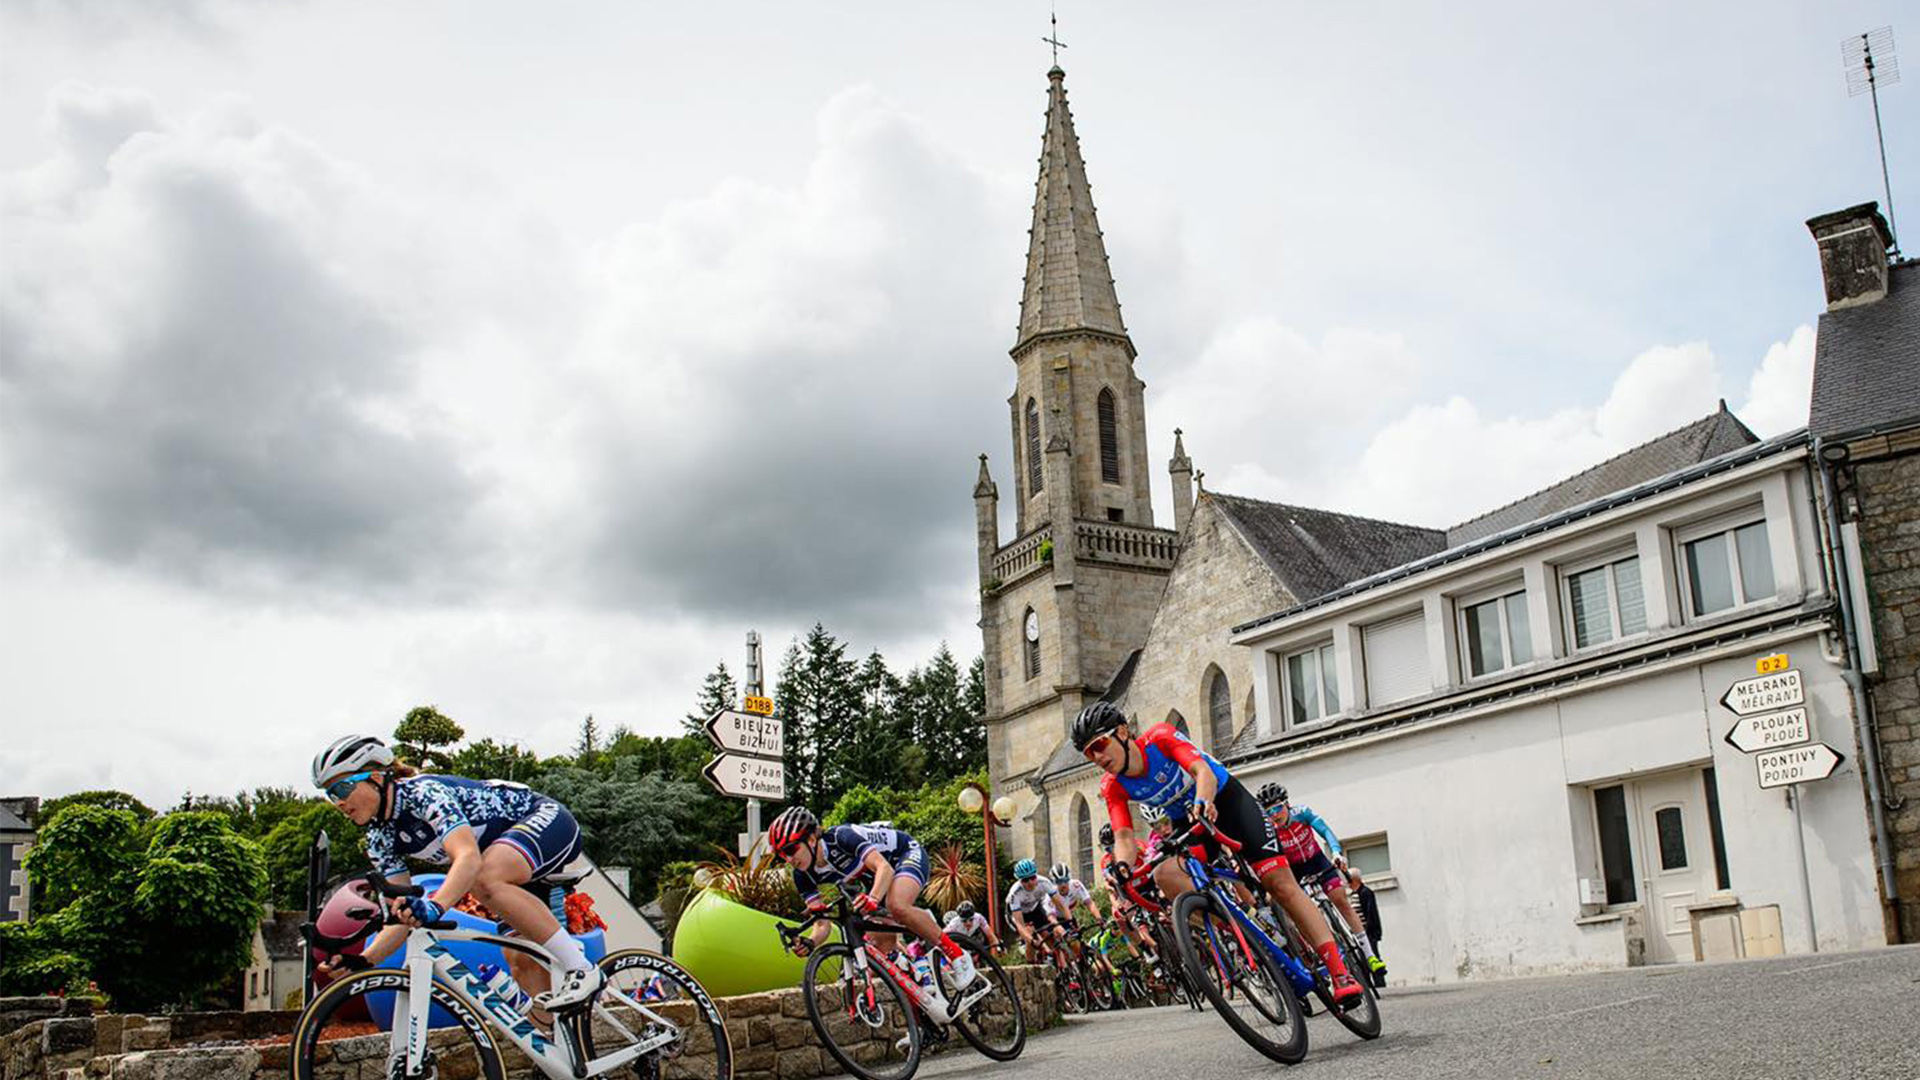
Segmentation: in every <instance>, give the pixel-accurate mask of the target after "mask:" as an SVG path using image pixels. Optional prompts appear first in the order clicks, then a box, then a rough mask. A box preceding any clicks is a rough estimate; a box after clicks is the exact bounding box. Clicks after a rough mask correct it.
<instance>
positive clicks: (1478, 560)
mask: <svg viewBox="0 0 1920 1080" xmlns="http://www.w3.org/2000/svg"><path fill="white" fill-rule="evenodd" d="M1048 82H1049V85H1048V90H1047V94H1048V106H1047V114H1046V129H1045V133H1044V135H1043V140H1042V147H1041V155H1040V162H1039V177H1038V180H1037V183H1036V189H1035V198H1034V207H1033V218H1032V229H1031V232H1030V239H1029V247H1028V253H1027V264H1026V277H1025V281H1024V284H1023V290H1022V295H1021V302H1020V321H1019V329H1018V332H1017V336H1016V340H1015V342H1014V345H1013V348H1012V350H1011V357H1012V359H1013V362H1014V379H1013V391H1012V393H1011V395H1010V396H1009V397H1008V399H1007V408H1008V430H1009V434H1010V435H1011V442H1012V446H1011V450H1012V455H1011V461H1010V468H1009V470H1008V472H1007V474H1005V475H1004V476H1003V479H1004V480H1005V481H1007V482H1008V483H1010V491H1009V494H1010V497H1011V499H1012V507H1011V512H1012V517H1013V520H1012V522H1011V535H1010V538H1009V539H1007V540H1006V541H1005V542H1003V541H1002V526H1001V522H1000V513H1001V504H1000V482H998V481H996V479H995V478H994V476H993V471H992V469H991V468H990V466H989V458H988V456H987V455H982V456H981V458H980V466H979V473H978V478H977V482H976V484H975V487H974V492H973V494H974V505H975V511H976V524H977V551H978V573H979V582H980V629H981V635H982V642H983V655H984V657H985V669H986V690H987V707H986V714H985V717H984V720H985V723H986V727H987V732H988V754H989V761H990V768H991V773H992V781H993V786H994V790H995V792H996V794H1005V795H1009V796H1011V797H1012V798H1013V799H1014V801H1015V803H1016V805H1017V806H1018V812H1017V813H1016V814H1015V816H1014V820H1013V821H1012V822H1011V823H1010V825H1011V829H1010V835H1009V838H1008V846H1009V849H1010V850H1011V851H1012V852H1014V853H1015V854H1017V855H1021V856H1031V857H1032V858H1034V859H1036V860H1037V861H1039V862H1041V863H1042V864H1043V865H1044V864H1046V863H1050V862H1056V861H1057V862H1066V863H1067V864H1068V865H1069V866H1071V867H1073V868H1074V870H1075V872H1076V873H1077V874H1078V875H1079V876H1081V877H1083V878H1086V879H1088V880H1090V881H1091V879H1092V876H1093V861H1094V858H1095V856H1096V854H1097V852H1095V850H1094V847H1093V836H1094V833H1095V831H1096V830H1097V829H1098V827H1099V825H1100V824H1101V823H1102V822H1103V821H1104V820H1105V811H1104V807H1103V806H1102V805H1101V804H1100V802H1099V800H1098V794H1097V793H1098V789H1099V781H1100V774H1099V773H1098V771H1097V770H1096V769H1094V768H1093V767H1092V766H1091V765H1089V764H1088V763H1087V762H1086V761H1085V760H1084V759H1082V758H1081V757H1080V756H1079V755H1078V754H1076V753H1075V752H1074V749H1073V747H1072V745H1071V743H1070V742H1069V741H1068V740H1067V732H1068V729H1069V725H1070V724H1071V722H1072V719H1073V718H1074V717H1075V716H1076V715H1077V714H1078V713H1079V711H1080V710H1081V708H1082V707H1083V706H1085V705H1086V704H1088V703H1090V702H1093V701H1095V700H1101V699H1104V700H1108V701H1111V702H1113V703H1115V704H1117V705H1118V706H1119V707H1120V708H1121V709H1122V710H1123V711H1124V712H1126V713H1127V714H1128V715H1129V717H1131V718H1132V719H1133V722H1134V724H1135V729H1136V730H1139V729H1141V728H1142V727H1144V726H1146V725H1150V724H1153V723H1158V722H1162V721H1165V722H1168V723H1171V724H1173V725H1175V726H1176V727H1177V728H1179V729H1180V730H1181V731H1183V732H1185V733H1186V734H1187V735H1188V736H1189V737H1190V738H1191V739H1192V740H1193V741H1194V742H1195V743H1197V744H1198V745H1199V746H1200V747H1201V748H1202V749H1205V750H1207V751H1208V752H1210V753H1211V754H1213V755H1214V756H1215V757H1217V758H1219V759H1220V760H1221V761H1223V762H1224V763H1226V764H1227V766H1228V767H1229V768H1230V769H1232V770H1233V772H1234V773H1235V775H1236V776H1238V777H1239V778H1241V780H1242V781H1243V782H1245V783H1246V784H1248V785H1249V786H1250V787H1254V788H1257V787H1258V786H1259V785H1260V784H1262V783H1265V782H1267V781H1272V780H1278V781H1280V782H1282V783H1285V784H1287V785H1289V787H1290V788H1291V789H1292V791H1293V792H1294V794H1295V798H1296V801H1298V802H1304V803H1306V804H1309V805H1311V806H1312V807H1313V808H1314V809H1315V810H1317V811H1318V812H1320V813H1321V814H1322V815H1323V816H1324V817H1326V818H1327V819H1328V820H1329V821H1330V822H1331V824H1332V825H1333V826H1334V828H1335V829H1336V830H1339V831H1340V832H1341V833H1342V835H1343V837H1344V838H1345V839H1346V840H1348V841H1349V843H1348V847H1349V857H1350V859H1351V861H1352V863H1353V865H1354V866H1355V868H1356V869H1358V870H1360V871H1361V872H1362V873H1363V874H1364V875H1365V876H1366V879H1367V881H1368V882H1369V884H1371V885H1372V886H1373V887H1374V889H1375V891H1376V894H1377V895H1378V898H1379V900H1380V906H1381V908H1382V911H1383V914H1384V916H1385V918H1386V921H1387V923H1388V926H1389V930H1388V935H1389V936H1388V940H1387V942H1386V943H1385V944H1386V953H1387V959H1388V961H1389V963H1390V965H1393V973H1394V976H1395V981H1397V982H1398V981H1411V982H1434V981H1449V980H1453V979H1459V978H1470V977H1475V976H1480V975H1520V974H1537V973H1549V972H1561V971H1574V970H1592V969H1604V968H1610V967H1619V966H1626V965H1630V964H1638V963H1649V962H1666V961H1683V960H1693V959H1703V958H1719V957H1725V956H1732V955H1766V954H1769V953H1770V952H1773V951H1801V950H1805V949H1812V948H1820V947H1858V946H1860V945H1863V944H1873V943H1879V942H1883V941H1885V940H1886V939H1887V931H1886V927H1885V925H1884V924H1883V922H1882V918H1881V913H1880V912H1879V911H1876V910H1875V908H1876V903H1875V900H1876V897H1875V895H1874V890H1873V887H1872V881H1873V877H1874V875H1873V871H1872V867H1873V853H1872V846H1873V845H1872V843H1871V840H1870V837H1869V827H1868V823H1867V814H1866V810H1865V802H1866V800H1865V798H1864V797H1863V796H1862V794H1861V790H1862V787H1861V781H1860V776H1859V771H1858V769H1857V768H1856V767H1855V766H1854V765H1853V763H1852V762H1847V763H1846V764H1844V765H1843V766H1842V768H1841V769H1840V771H1839V772H1838V773H1836V775H1835V778H1834V779H1835V781H1839V782H1830V783H1826V784H1823V785H1810V786H1809V787H1808V788H1807V789H1806V790H1807V791H1808V792H1809V794H1808V795H1806V796H1804V797H1801V798H1799V799H1798V800H1797V801H1796V800H1794V799H1792V798H1789V799H1788V800H1787V804H1782V803H1780V801H1779V798H1778V796H1779V794H1780V793H1779V792H1768V791H1761V790H1759V787H1758V785H1756V783H1755V782H1754V781H1753V780H1751V779H1748V778H1747V777H1748V776H1749V775H1750V774H1752V773H1753V765H1752V764H1751V763H1750V762H1749V760H1748V759H1747V757H1746V755H1745V754H1743V753H1742V752H1740V751H1739V750H1736V749H1732V748H1730V747H1728V746H1723V745H1721V740H1720V739H1719V738H1718V735H1719V729H1720V728H1722V727H1723V726H1724V722H1725V721H1727V720H1730V719H1732V716H1731V714H1723V713H1722V712H1719V711H1716V710H1718V709H1719V708H1720V707H1719V706H1718V705H1716V703H1715V699H1717V698H1719V697H1720V695H1721V691H1722V690H1723V689H1725V688H1726V686H1727V685H1728V684H1731V683H1733V682H1735V681H1737V680H1738V678H1739V676H1740V674H1741V672H1742V668H1743V665H1744V669H1745V673H1746V674H1748V675H1751V674H1753V672H1754V670H1755V667H1754V665H1755V664H1756V663H1760V664H1762V665H1765V664H1767V663H1774V664H1778V663H1780V662H1783V661H1778V660H1774V659H1772V658H1774V657H1790V660H1789V661H1784V662H1791V663H1793V664H1794V666H1795V669H1796V671H1798V672H1799V674H1800V676H1801V677H1802V678H1803V679H1804V682H1805V685H1806V688H1807V696H1808V699H1809V701H1810V702H1817V703H1818V704H1817V705H1815V706H1813V707H1814V708H1815V710H1816V712H1831V713H1833V714H1834V715H1833V716H1831V717H1829V718H1828V719H1827V721H1826V722H1825V723H1824V724H1823V725H1822V726H1823V728H1830V729H1831V730H1832V732H1833V733H1834V734H1835V735H1836V736H1846V735H1848V731H1847V722H1846V719H1845V717H1846V715H1847V713H1848V707H1847V705H1846V700H1845V699H1846V688H1845V685H1844V682H1843V678H1842V665H1841V663H1840V661H1839V660H1838V659H1837V658H1836V655H1835V650H1834V649H1833V648H1832V647H1831V642H1830V637H1829V631H1830V629H1831V628H1830V626H1829V624H1828V622H1827V619H1828V614H1827V613H1828V611H1829V609H1830V608H1831V607H1832V606H1833V595H1832V586H1831V583H1830V582H1828V581H1827V576H1828V575H1827V574H1826V573H1825V572H1824V571H1823V569H1822V562H1821V554H1822V553H1821V547H1820V542H1819V539H1818V538H1819V514H1818V509H1817V506H1816V505H1815V499H1816V496H1817V493H1816V491H1815V490H1814V488H1815V485H1814V484H1813V482H1812V480H1811V479H1810V471H1809V466H1808V459H1809V454H1810V450H1809V445H1808V440H1807V437H1806V433H1805V432H1804V431H1802V432H1796V433H1793V434H1790V435H1788V436H1782V437H1779V438H1777V439H1772V440H1761V439H1759V438H1757V437H1756V436H1755V435H1754V433H1753V432H1752V431H1750V430H1748V429H1747V428H1746V426H1745V425H1743V424H1742V423H1741V422H1740V421H1739V420H1738V419H1737V418H1736V417H1734V416H1733V415H1732V413H1730V412H1729V411H1727V409H1726V408H1725V404H1724V402H1723V403H1722V405H1721V407H1720V408H1719V409H1718V410H1716V411H1715V412H1713V413H1711V414H1709V415H1707V416H1704V417H1702V418H1700V419H1699V420H1697V421H1695V422H1693V423H1691V424H1689V425H1687V426H1685V427H1682V428H1680V429H1678V430H1675V431H1672V432H1669V433H1667V434H1665V435H1663V436H1661V437H1659V438H1656V439H1654V440H1652V441H1650V442H1648V443H1646V444H1643V445H1641V446H1638V447H1635V448H1633V449H1631V450H1628V451H1626V452H1625V453H1623V454H1620V455H1618V456H1616V457H1614V458H1612V459H1610V460H1608V461H1605V462H1601V463H1599V464H1597V465H1595V466H1593V467H1592V468H1590V469H1587V470H1585V471H1583V472H1581V473H1579V474H1578V475H1576V476H1573V477H1570V478H1568V479H1566V480H1564V481H1562V482H1560V483H1558V484H1555V485H1553V486H1551V487H1549V488H1547V489H1545V490H1542V491H1539V492H1535V493H1534V494H1532V495H1529V496H1527V497H1525V498H1523V499H1520V500H1517V501H1516V502H1514V503H1512V504H1510V505H1508V506H1504V507H1500V508H1498V509H1495V510H1492V511H1489V512H1488V513H1486V514H1483V515H1481V516H1479V517H1476V518H1474V519H1472V520H1470V521H1466V522H1462V523H1459V524H1457V525H1454V526H1452V527H1450V528H1429V527H1423V526H1419V525H1412V524H1403V523H1397V522H1390V521H1380V520H1374V519H1369V518H1363V517H1357V516H1353V515H1349V514H1342V513H1336V512H1332V511H1327V510H1320V509H1314V508H1308V507H1299V506H1290V505H1283V504H1279V503H1273V502H1268V501H1265V500H1260V499H1254V498H1248V497H1244V496H1237V495H1232V494H1229V493H1226V492H1219V491H1209V490H1206V487H1205V484H1204V482H1203V477H1202V475H1201V474H1200V473H1199V472H1198V471H1197V470H1196V469H1195V467H1194V463H1193V462H1192V461H1191V460H1190V459H1189V458H1188V456H1187V452H1186V448H1185V447H1186V440H1185V435H1186V434H1188V433H1184V432H1178V431H1176V433H1175V436H1176V437H1175V443H1174V447H1175V449H1174V456H1173V458H1172V460H1171V461H1169V462H1168V463H1167V470H1168V472H1167V482H1168V483H1169V484H1170V485H1171V490H1172V495H1173V499H1172V502H1173V513H1174V520H1173V522H1172V523H1171V525H1172V527H1171V528H1167V527H1164V526H1162V525H1159V524H1156V522H1155V521H1154V515H1153V507H1152V500H1151V498H1150V488H1149V484H1150V483H1151V482H1152V481H1153V472H1152V467H1151V464H1150V463H1149V462H1148V460H1147V456H1146V441H1147V439H1146V432H1147V417H1146V410H1145V384H1144V383H1143V382H1142V380H1141V379H1140V378H1139V376H1138V375H1137V374H1136V373H1135V370H1134V360H1135V350H1134V346H1133V342H1132V339H1131V338H1130V336H1129V335H1128V332H1127V328H1126V324H1125V322H1124V320H1123V319H1122V317H1121V308H1120V303H1119V299H1118V297H1117V295H1116V292H1115V288H1114V282H1113V276H1112V273H1111V271H1110V270H1109V267H1108V261H1107V254H1106V249H1105V244H1104V240H1103V238H1102V236H1103V234H1102V232H1101V229H1100V225H1099V221H1098V218H1097V216H1096V212H1095V208H1094V204H1093V198H1092V193H1091V189H1090V186H1089V183H1088V177H1087V170H1086V165H1085V163H1084V161H1083V160H1082V156H1081V152H1080V145H1079V141H1078V138H1077V137H1076V135H1075V133H1074V126H1073V116H1072V113H1071V112H1070V110H1069V108H1068V103H1067V92H1066V76H1065V72H1063V71H1062V70H1061V69H1060V68H1059V67H1057V66H1056V67H1054V68H1053V69H1052V70H1051V71H1050V72H1048ZM1191 434H1193V435H1194V436H1195V437H1196V438H1200V437H1203V434H1204V433H1202V432H1200V431H1197V430H1196V431H1194V432H1192V433H1191ZM1196 445H1201V444H1200V443H1196ZM1716 574H1718V575H1720V576H1718V577H1716V576H1714V575H1716ZM1723 578H1724V580H1723ZM1845 745H1846V746H1848V747H1850V746H1851V745H1852V744H1851V742H1848V743H1846V744H1845ZM1846 756H1848V757H1851V756H1852V755H1851V753H1850V752H1849V753H1848V754H1847V755H1846ZM1729 774H1731V775H1729ZM1791 790H1794V791H1800V790H1802V789H1800V788H1793V789H1791ZM1789 804H1790V805H1791V807H1792V809H1791V815H1790V816H1789V809H1788V805H1789ZM1802 804H1804V806H1803V805H1802ZM1723 806H1725V807H1727V812H1726V813H1725V814H1723V813H1722V808H1723ZM1788 828H1794V829H1802V830H1804V831H1803V832H1802V833H1801V836H1802V838H1803V840H1804V841H1806V843H1804V844H1803V845H1802V846H1803V847H1804V846H1807V845H1809V844H1810V845H1811V849H1812V850H1813V851H1814V854H1812V855H1811V856H1807V855H1802V857H1801V858H1802V862H1798V863H1796V862H1793V861H1792V860H1791V859H1783V858H1782V857H1781V855H1780V852H1781V851H1782V850H1787V849H1784V848H1783V847H1782V843H1781V841H1780V839H1779V838H1780V837H1781V836H1782V835H1784V830H1786V829H1788ZM1809 858H1810V859H1811V860H1812V863H1813V865H1812V868H1811V870H1810V871H1808V872H1807V873H1806V874H1805V875H1801V873H1800V871H1801V870H1803V869H1806V867H1805V865H1804V861H1805V860H1807V859H1809ZM1803 876H1804V877H1805V879H1807V881H1810V882H1811V884H1805V886H1804V887H1803V881H1802V877H1803ZM1489 878H1492V879H1497V880H1506V881H1511V882H1513V883H1515V884H1514V885H1513V888H1512V889H1511V890H1509V889H1506V887H1504V886H1503V889H1502V892H1503V898H1502V899H1500V900H1498V901H1497V902H1495V901H1491V900H1490V897H1491V896H1492V895H1493V894H1492V893H1491V892H1489V890H1488V889H1487V888H1485V887H1484V886H1482V885H1479V884H1477V883H1478V882H1480V881H1484V880H1487V879H1489ZM1863 883H1864V884H1863ZM1516 890H1517V891H1516ZM1396 924H1397V937H1396ZM1703 928H1704V929H1703ZM1703 934H1704V937H1703ZM1703 942H1704V944H1703Z"/></svg>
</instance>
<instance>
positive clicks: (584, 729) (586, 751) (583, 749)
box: [573, 713, 602, 768]
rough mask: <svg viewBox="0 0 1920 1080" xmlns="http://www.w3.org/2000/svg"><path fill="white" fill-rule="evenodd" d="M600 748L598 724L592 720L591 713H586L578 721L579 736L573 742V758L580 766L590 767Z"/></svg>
mask: <svg viewBox="0 0 1920 1080" xmlns="http://www.w3.org/2000/svg"><path fill="white" fill-rule="evenodd" d="M601 749H602V744H601V741H600V725H599V724H598V723H596V722H595V721H594V719H593V714H592V713H588V714H587V718H586V719H585V720H582V721H580V738H579V740H578V741H577V742H575V743H574V744H573V757H574V760H575V761H576V762H578V763H579V764H580V767H581V768H591V767H592V766H593V763H594V760H595V759H596V758H597V757H599V755H600V751H601Z"/></svg>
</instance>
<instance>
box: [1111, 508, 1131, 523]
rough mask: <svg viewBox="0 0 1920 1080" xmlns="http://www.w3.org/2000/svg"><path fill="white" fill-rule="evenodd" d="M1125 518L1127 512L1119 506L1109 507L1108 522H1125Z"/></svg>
mask: <svg viewBox="0 0 1920 1080" xmlns="http://www.w3.org/2000/svg"><path fill="white" fill-rule="evenodd" d="M1125 517H1126V511H1124V510H1122V509H1120V508H1119V507H1117V506H1109V507H1107V520H1108V521H1120V520H1123V519H1124V518H1125Z"/></svg>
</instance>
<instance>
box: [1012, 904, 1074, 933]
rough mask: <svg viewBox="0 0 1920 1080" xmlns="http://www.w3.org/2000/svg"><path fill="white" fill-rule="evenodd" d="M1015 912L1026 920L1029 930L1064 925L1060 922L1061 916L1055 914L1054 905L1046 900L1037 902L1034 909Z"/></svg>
mask: <svg viewBox="0 0 1920 1080" xmlns="http://www.w3.org/2000/svg"><path fill="white" fill-rule="evenodd" d="M1014 914H1016V915H1018V916H1020V918H1021V919H1022V920H1023V921H1025V922H1026V924H1027V929H1029V930H1034V931H1039V930H1045V929H1047V928H1048V927H1050V926H1054V925H1056V924H1060V925H1064V924H1061V923H1060V916H1058V915H1056V914H1054V911H1053V905H1052V904H1048V903H1044V902H1043V903H1039V904H1035V905H1034V907H1033V910H1032V911H1016V912H1014Z"/></svg>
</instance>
